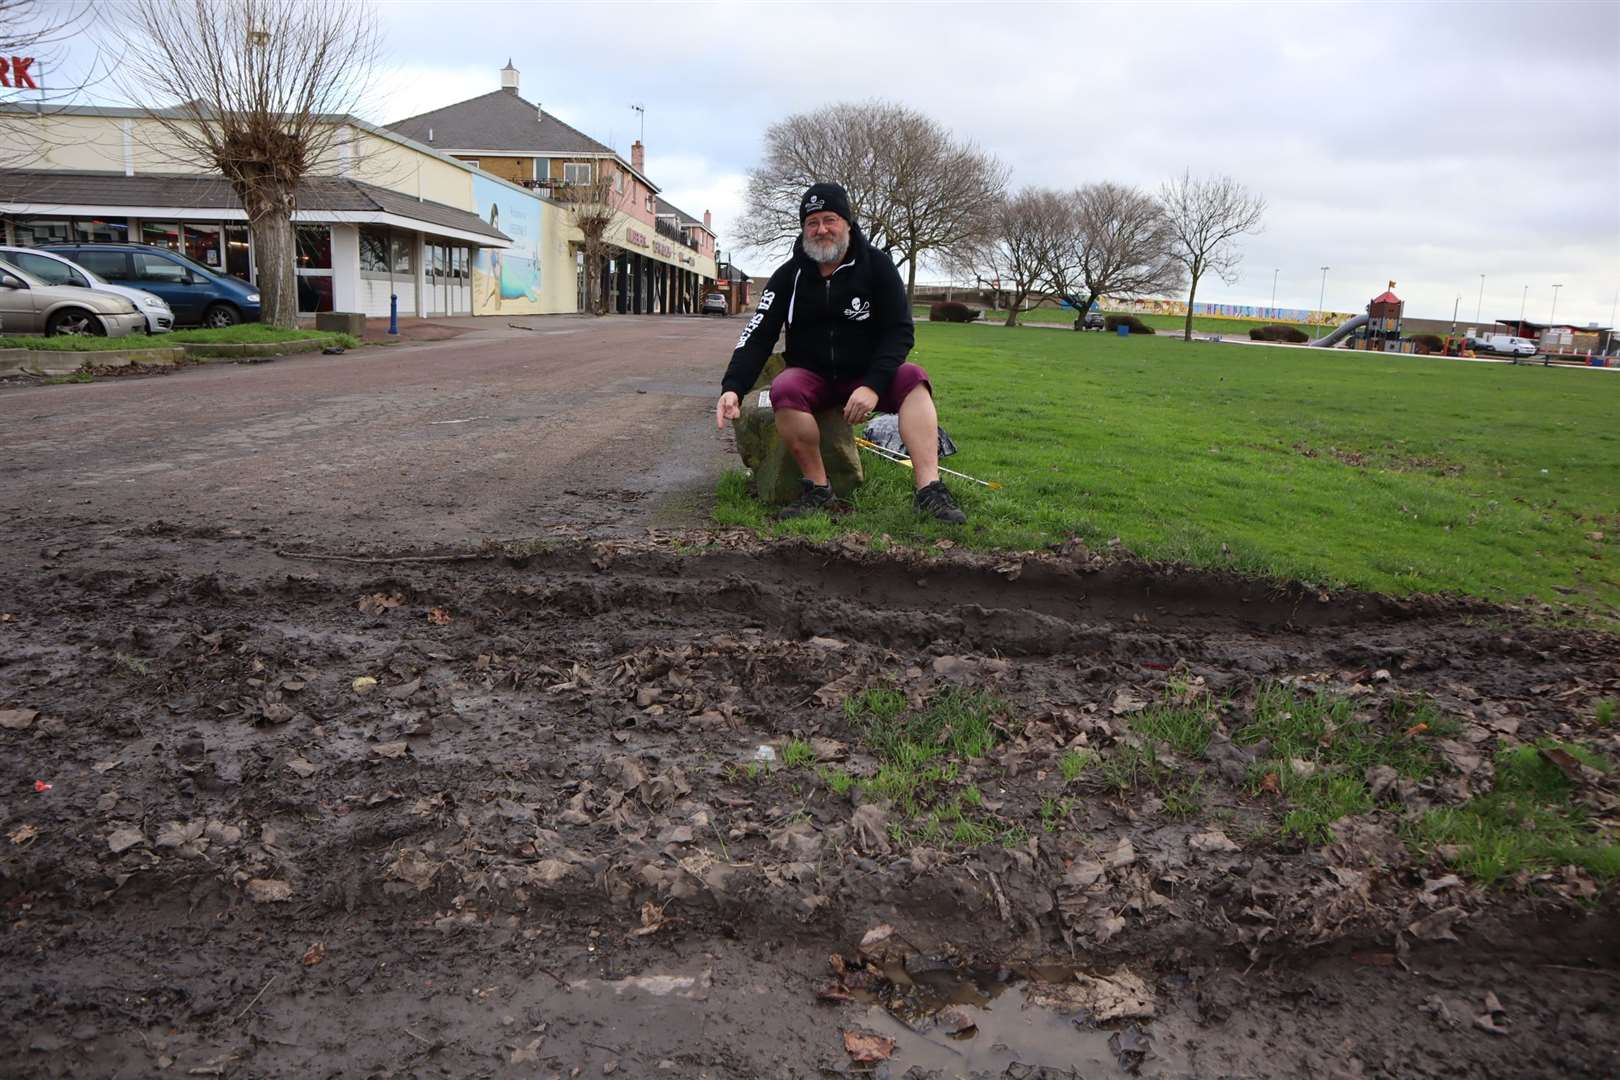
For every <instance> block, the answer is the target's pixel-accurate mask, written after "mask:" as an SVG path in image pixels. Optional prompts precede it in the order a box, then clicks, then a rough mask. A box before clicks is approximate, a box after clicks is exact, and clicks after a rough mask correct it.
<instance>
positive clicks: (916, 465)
mask: <svg viewBox="0 0 1620 1080" xmlns="http://www.w3.org/2000/svg"><path fill="white" fill-rule="evenodd" d="M799 226H800V235H799V238H798V239H797V240H795V241H794V243H793V257H792V258H790V259H789V260H788V261H787V262H785V263H783V264H782V265H781V266H780V267H778V268H777V270H776V272H775V273H774V274H772V275H771V279H770V281H769V282H767V283H766V285H765V289H764V291H763V292H761V293H760V297H759V307H758V308H757V309H756V310H755V312H754V314H753V316H752V317H751V318H750V319H749V320H748V324H747V325H746V326H744V327H743V332H742V336H741V337H739V338H738V339H737V346H736V348H735V349H734V350H733V351H732V354H731V363H730V365H729V366H728V367H727V368H726V374H725V378H724V379H722V380H721V383H720V387H721V391H722V392H721V394H720V400H719V401H717V402H716V403H715V406H714V422H715V426H717V427H719V428H722V429H724V427H725V426H726V421H728V420H735V419H736V418H737V417H738V416H739V415H741V408H740V402H741V400H742V395H743V394H745V393H747V392H748V390H749V388H751V387H752V386H753V385H754V380H755V379H757V378H759V373H760V371H761V369H763V368H764V366H765V361H766V360H767V359H769V357H770V355H771V350H772V349H773V348H775V346H776V339H777V337H778V335H779V334H780V333H781V332H782V328H783V327H786V328H787V347H786V349H785V350H784V351H783V355H784V358H785V359H786V361H787V368H786V370H784V371H783V372H782V374H780V375H778V376H777V377H776V378H775V379H774V380H773V381H772V382H771V409H772V411H773V412H774V414H775V417H776V431H777V434H778V435H780V436H781V439H782V444H783V445H784V446H785V447H787V451H788V453H790V454H792V455H793V460H794V461H795V462H797V463H798V466H799V472H800V473H801V474H802V475H803V477H804V479H803V481H802V484H803V490H802V493H801V494H800V495H799V498H798V499H797V500H796V501H795V502H793V503H792V504H791V505H789V506H787V507H785V508H784V509H783V510H782V512H781V515H780V516H781V517H784V518H794V517H800V516H803V515H805V514H811V513H815V512H817V511H825V510H827V509H828V508H829V507H830V506H831V505H832V504H833V501H834V500H833V491H832V486H831V485H830V484H828V482H827V469H826V466H825V465H824V464H823V463H822V460H821V429H820V427H819V426H818V425H817V424H816V418H815V414H816V413H817V412H819V411H820V410H822V409H830V408H835V407H838V408H842V410H843V413H844V419H845V420H847V421H849V422H850V423H851V424H859V423H862V422H863V421H865V420H866V419H867V418H868V417H870V416H871V415H872V414H873V413H874V412H888V413H898V414H899V418H900V438H901V439H902V440H903V441H904V442H905V444H906V449H907V450H908V451H909V452H910V454H911V465H912V475H913V476H914V478H915V480H916V485H917V492H916V495H915V496H914V499H913V505H914V506H915V508H916V509H917V511H918V512H919V513H922V514H927V515H929V516H931V517H934V518H938V519H939V520H940V521H945V522H949V523H951V524H953V525H961V524H963V523H964V522H966V521H967V516H966V515H965V514H963V513H962V510H961V508H960V507H959V506H957V505H956V500H955V499H954V498H952V497H951V493H950V492H949V491H947V490H946V488H945V485H944V483H943V482H942V481H941V480H940V478H939V417H938V415H937V414H936V413H935V411H934V392H933V387H932V386H931V384H930V383H929V381H928V373H927V372H926V371H924V370H923V369H922V368H921V367H918V366H917V365H916V364H910V363H907V362H906V354H907V353H909V352H911V346H912V344H913V342H914V340H915V331H914V329H913V327H912V323H911V304H910V303H909V302H908V301H907V299H906V287H905V284H904V283H903V282H902V281H901V280H900V272H899V271H898V270H896V269H895V267H894V263H892V262H890V261H889V259H888V257H887V256H885V255H884V254H883V253H882V252H880V251H875V250H873V249H872V247H871V245H869V244H868V243H867V242H866V237H865V236H864V235H862V233H861V229H860V226H859V225H857V224H856V222H855V219H854V216H853V214H852V213H851V211H850V206H849V194H848V193H847V192H845V191H844V189H843V188H842V187H840V186H839V185H837V184H813V185H811V187H810V189H809V190H807V191H806V192H805V193H804V197H803V198H802V199H800V200H799Z"/></svg>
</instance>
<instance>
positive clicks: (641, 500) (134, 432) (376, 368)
mask: <svg viewBox="0 0 1620 1080" xmlns="http://www.w3.org/2000/svg"><path fill="white" fill-rule="evenodd" d="M435 323H436V324H437V325H440V326H444V327H448V328H451V329H453V330H454V331H455V333H454V335H453V336H449V337H446V338H445V339H444V340H438V341H431V340H420V339H418V340H415V341H410V340H408V341H406V342H403V343H400V344H394V345H385V346H368V347H365V348H362V349H359V350H355V351H352V352H349V353H347V354H345V355H342V356H322V355H318V354H315V355H308V356H290V357H285V358H282V359H279V360H276V361H274V362H271V363H257V364H223V365H212V366H207V367H196V368H186V369H183V370H181V371H178V372H176V373H175V374H172V375H167V376H152V377H143V378H117V379H106V380H98V381H96V382H94V383H87V384H68V385H56V386H51V385H39V384H33V385H11V386H7V387H4V388H3V389H0V512H3V513H5V514H8V515H10V516H11V520H12V521H13V522H17V521H40V522H49V521H60V522H62V523H63V524H64V525H66V524H72V523H82V522H101V523H108V524H120V525H122V524H137V525H138V524H142V523H152V522H159V521H161V522H164V523H167V524H169V525H175V526H180V527H184V528H207V527H215V528H230V529H234V530H240V531H242V532H244V533H255V532H257V533H261V534H269V535H271V536H273V537H275V538H277V539H278V540H282V541H285V542H304V543H309V544H317V545H320V546H324V547H342V546H347V547H353V546H355V545H370V546H380V547H383V548H388V549H393V548H398V547H401V546H412V545H434V544H464V543H468V542H476V541H480V540H484V539H511V538H519V537H531V536H538V535H543V534H544V533H546V532H547V531H548V530H551V531H555V530H557V529H559V528H564V529H579V530H588V531H590V532H591V533H593V534H596V535H613V534H627V533H637V532H640V531H642V530H644V529H645V528H647V527H649V526H661V527H682V526H688V525H695V524H701V522H702V520H703V519H704V518H705V516H706V513H707V509H708V506H709V505H710V500H711V499H712V493H713V489H714V483H715V479H716V477H717V476H718V475H719V474H720V472H722V471H723V470H724V469H725V468H727V467H729V466H730V465H731V464H732V463H734V462H735V461H736V458H735V457H734V456H733V454H732V450H731V441H730V434H729V432H727V433H726V434H725V435H721V434H719V433H717V432H716V431H715V430H714V423H713V410H712V406H713V400H714V397H715V395H716V394H717V393H718V390H717V387H718V385H719V381H720V375H721V373H722V371H723V370H724V366H725V363H726V360H727V358H728V356H729V354H730V351H731V345H732V341H733V338H734V336H735V334H736V326H735V323H734V322H733V321H731V320H723V319H710V320H707V321H705V320H704V319H702V318H701V317H695V316H607V317H603V318H598V319H592V318H589V317H580V316H552V317H538V318H523V319H506V318H485V319H465V320H456V319H443V320H435Z"/></svg>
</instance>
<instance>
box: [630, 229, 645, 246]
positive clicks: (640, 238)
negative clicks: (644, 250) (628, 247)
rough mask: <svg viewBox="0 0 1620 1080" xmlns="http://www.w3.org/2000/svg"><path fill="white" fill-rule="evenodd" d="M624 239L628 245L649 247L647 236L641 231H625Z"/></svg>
mask: <svg viewBox="0 0 1620 1080" xmlns="http://www.w3.org/2000/svg"><path fill="white" fill-rule="evenodd" d="M624 239H625V242H626V243H629V244H634V245H636V247H646V246H647V234H646V233H644V232H642V231H641V230H640V229H629V228H627V229H625V230H624Z"/></svg>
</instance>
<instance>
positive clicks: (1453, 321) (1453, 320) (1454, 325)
mask: <svg viewBox="0 0 1620 1080" xmlns="http://www.w3.org/2000/svg"><path fill="white" fill-rule="evenodd" d="M1460 303H1462V293H1458V294H1457V299H1456V301H1455V302H1454V303H1453V304H1452V305H1451V332H1452V333H1453V334H1455V333H1456V332H1457V305H1458V304H1460Z"/></svg>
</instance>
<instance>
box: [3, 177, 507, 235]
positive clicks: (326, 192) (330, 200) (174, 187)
mask: <svg viewBox="0 0 1620 1080" xmlns="http://www.w3.org/2000/svg"><path fill="white" fill-rule="evenodd" d="M0 203H25V204H34V205H47V206H98V207H100V206H105V207H108V208H116V207H120V206H151V207H172V208H176V209H178V208H181V207H185V208H193V209H199V210H240V209H241V208H242V201H241V200H240V199H238V198H237V197H236V192H234V191H232V190H231V186H230V184H228V183H226V182H225V179H224V178H223V177H220V176H201V175H196V174H191V175H180V176H168V175H163V174H160V173H140V174H137V175H135V176H125V175H124V174H123V173H114V172H79V171H66V170H56V169H0ZM298 207H299V209H301V210H340V211H353V212H359V213H383V214H397V215H399V216H400V217H408V218H412V219H414V220H416V221H421V222H424V223H427V224H430V225H442V226H445V227H446V228H452V229H459V230H460V231H462V232H470V233H477V234H478V235H480V236H488V237H491V238H494V239H499V240H510V239H511V237H509V236H507V235H506V234H505V233H503V232H501V231H500V230H499V229H496V228H494V227H493V226H491V225H490V224H489V223H488V222H487V221H485V220H483V219H482V218H480V217H479V216H478V215H477V214H474V213H471V212H470V211H467V210H460V209H457V208H456V207H454V206H446V205H445V204H444V203H437V202H430V201H427V200H418V199H414V198H412V197H411V196H409V195H405V194H402V193H401V192H398V191H391V190H389V189H388V188H382V187H378V186H376V185H375V184H368V183H366V182H365V181H363V180H346V179H343V178H341V177H335V176H312V177H309V178H307V179H306V180H305V181H304V182H303V183H302V184H300V185H299V186H298Z"/></svg>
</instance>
